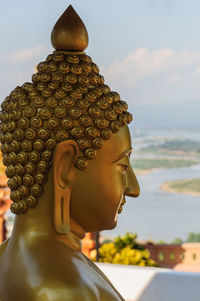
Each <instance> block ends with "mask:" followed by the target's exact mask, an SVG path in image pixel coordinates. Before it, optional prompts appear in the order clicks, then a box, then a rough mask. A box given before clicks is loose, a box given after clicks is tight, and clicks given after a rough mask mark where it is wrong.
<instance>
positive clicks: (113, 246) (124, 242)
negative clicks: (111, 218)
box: [99, 232, 158, 266]
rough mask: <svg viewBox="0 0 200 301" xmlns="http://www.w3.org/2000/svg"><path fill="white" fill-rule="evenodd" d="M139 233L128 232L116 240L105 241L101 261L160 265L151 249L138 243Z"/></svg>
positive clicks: (100, 250) (100, 255)
mask: <svg viewBox="0 0 200 301" xmlns="http://www.w3.org/2000/svg"><path fill="white" fill-rule="evenodd" d="M136 238H137V235H136V234H132V233H128V232H127V233H126V235H125V236H118V237H117V238H116V239H115V240H114V242H109V243H104V244H103V245H102V246H101V247H100V249H99V261H100V262H107V263H115V264H129V265H139V266H158V265H157V264H156V262H155V261H154V260H153V259H151V258H150V253H149V250H147V249H145V248H144V247H143V246H141V245H140V244H138V243H137V241H136Z"/></svg>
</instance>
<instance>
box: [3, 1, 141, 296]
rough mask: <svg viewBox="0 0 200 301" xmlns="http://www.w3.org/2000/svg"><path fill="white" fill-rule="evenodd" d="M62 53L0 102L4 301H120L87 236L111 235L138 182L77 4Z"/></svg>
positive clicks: (61, 41) (121, 119)
mask: <svg viewBox="0 0 200 301" xmlns="http://www.w3.org/2000/svg"><path fill="white" fill-rule="evenodd" d="M51 41H52V45H53V47H54V48H55V49H56V50H55V51H54V52H53V53H52V54H50V55H48V57H47V59H46V60H45V61H44V62H41V63H39V64H38V68H37V69H38V71H37V73H36V74H33V76H32V83H25V84H24V85H22V86H21V87H17V88H16V89H15V90H13V91H12V92H11V93H10V95H9V96H8V97H7V98H6V99H5V100H4V102H3V103H2V106H1V107H2V111H1V113H0V120H1V124H0V141H1V144H2V147H1V149H2V153H3V162H4V164H5V165H6V166H7V168H6V175H7V176H8V178H9V181H8V186H9V187H10V189H11V199H12V201H13V203H12V205H11V210H12V212H13V213H15V214H16V218H15V224H14V229H13V233H12V236H11V238H10V240H7V241H6V242H5V243H4V244H2V245H1V247H0V299H1V301H7V300H9V301H12V300H26V301H29V300H37V301H40V300H41V301H43V300H44V301H46V300H53V301H54V300H55V301H56V300H59V301H62V300H63V301H64V300H123V298H122V297H121V296H120V294H119V293H118V292H117V291H116V289H115V288H114V287H113V285H112V284H111V283H110V281H109V280H108V279H107V278H106V277H105V275H104V274H103V273H102V272H101V271H100V270H99V269H98V268H97V266H96V265H95V264H94V263H92V262H91V261H90V260H89V259H88V258H87V257H85V256H84V255H83V254H82V253H81V246H80V239H82V238H84V236H85V233H86V232H94V231H101V230H105V229H112V228H114V227H115V226H116V223H117V215H118V213H120V212H121V210H122V205H123V204H124V203H125V195H129V196H133V197H137V196H138V195H139V185H138V182H137V179H136V177H135V175H134V173H133V171H132V168H131V166H130V162H129V156H130V152H131V141H130V134H129V130H128V127H127V124H128V123H129V122H130V121H131V120H132V116H131V114H130V113H128V112H127V108H128V107H127V104H126V103H125V102H124V101H122V100H120V96H119V94H118V93H116V92H112V91H111V90H110V88H109V87H108V86H107V85H105V84H104V79H103V76H101V75H100V74H99V69H98V67H97V65H96V64H95V63H93V62H92V59H91V58H90V57H89V56H87V55H86V54H85V53H84V52H83V50H84V49H85V48H86V47H87V44H88V34H87V30H86V28H85V26H84V24H83V22H82V21H81V19H80V18H79V16H78V15H77V14H76V12H75V11H74V9H73V8H72V6H69V7H68V9H67V10H66V11H65V12H64V14H63V15H62V16H61V18H60V19H59V20H58V21H57V23H56V25H55V26H54V28H53V31H52V35H51Z"/></svg>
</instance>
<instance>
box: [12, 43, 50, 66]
mask: <svg viewBox="0 0 200 301" xmlns="http://www.w3.org/2000/svg"><path fill="white" fill-rule="evenodd" d="M45 51H46V48H45V47H44V46H37V47H35V48H27V49H22V50H20V51H17V52H14V53H12V54H11V55H10V56H9V61H10V62H11V63H22V62H25V61H28V60H30V59H31V58H33V57H36V56H38V55H40V54H42V53H43V52H45Z"/></svg>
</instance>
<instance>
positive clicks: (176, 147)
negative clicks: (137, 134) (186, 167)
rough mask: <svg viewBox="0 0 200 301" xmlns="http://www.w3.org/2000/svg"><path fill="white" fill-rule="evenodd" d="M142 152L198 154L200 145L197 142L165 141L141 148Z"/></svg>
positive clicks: (184, 140)
mask: <svg viewBox="0 0 200 301" xmlns="http://www.w3.org/2000/svg"><path fill="white" fill-rule="evenodd" d="M142 151H145V152H146V151H148V152H163V151H171V152H177V151H179V152H184V153H191V152H192V153H197V154H200V144H199V142H198V141H194V140H190V139H183V140H167V141H165V142H164V143H162V144H159V145H150V146H148V147H146V148H143V149H142Z"/></svg>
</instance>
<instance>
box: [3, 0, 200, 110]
mask: <svg viewBox="0 0 200 301" xmlns="http://www.w3.org/2000/svg"><path fill="white" fill-rule="evenodd" d="M69 4H72V5H73V7H74V8H75V10H76V11H77V13H78V14H79V16H80V17H81V18H82V20H83V21H84V23H85V25H86V27H87V30H88V33H89V47H88V48H87V50H86V53H87V54H88V55H90V56H91V57H92V59H93V61H94V62H95V63H96V64H97V65H98V66H99V67H100V71H101V74H102V75H103V76H104V78H105V81H106V83H107V84H109V86H110V87H111V89H112V90H114V91H117V92H119V93H120V95H121V98H122V99H123V100H126V101H127V102H128V104H129V107H131V108H134V107H138V106H141V107H142V106H147V105H150V106H156V105H162V104H172V105H173V104H174V103H178V104H180V106H181V104H183V103H189V102H192V101H198V100H199V101H200V35H199V31H200V1H199V0H190V1H188V0H124V1H120V0H101V1H97V0H82V1H81V0H71V1H66V0H65V1H64V0H34V1H30V0H29V1H27V0H17V1H16V0H1V1H0V99H1V101H3V99H4V98H5V97H6V96H7V95H8V94H9V93H10V91H11V90H12V89H13V88H15V87H16V86H17V85H21V84H23V83H24V82H25V81H30V79H31V75H32V73H33V69H34V66H35V65H36V64H37V63H39V62H40V61H42V60H44V59H45V58H46V56H47V55H48V54H49V53H51V52H52V51H53V48H52V46H51V43H50V34H51V30H52V28H53V26H54V24H55V23H56V21H57V19H58V18H59V17H60V16H61V14H62V13H63V12H64V10H65V9H66V8H67V6H68V5H69Z"/></svg>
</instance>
